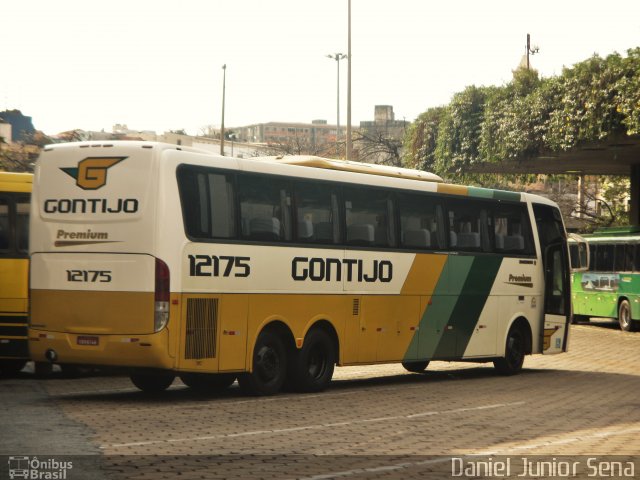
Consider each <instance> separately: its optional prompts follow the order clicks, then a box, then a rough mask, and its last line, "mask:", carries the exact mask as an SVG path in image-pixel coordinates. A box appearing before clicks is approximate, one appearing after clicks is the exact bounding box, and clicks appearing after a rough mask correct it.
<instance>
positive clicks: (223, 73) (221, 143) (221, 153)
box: [220, 63, 227, 155]
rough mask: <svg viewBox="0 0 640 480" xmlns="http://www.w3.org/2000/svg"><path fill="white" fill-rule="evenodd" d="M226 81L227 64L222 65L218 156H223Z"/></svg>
mask: <svg viewBox="0 0 640 480" xmlns="http://www.w3.org/2000/svg"><path fill="white" fill-rule="evenodd" d="M226 80H227V64H226V63H225V64H224V65H222V122H221V124H220V155H224V95H225V88H226Z"/></svg>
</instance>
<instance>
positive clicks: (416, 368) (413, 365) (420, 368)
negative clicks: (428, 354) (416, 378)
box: [402, 360, 429, 373]
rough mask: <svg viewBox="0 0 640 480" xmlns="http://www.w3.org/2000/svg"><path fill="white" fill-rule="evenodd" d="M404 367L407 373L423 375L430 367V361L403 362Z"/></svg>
mask: <svg viewBox="0 0 640 480" xmlns="http://www.w3.org/2000/svg"><path fill="white" fill-rule="evenodd" d="M402 366H403V367H404V369H405V370H406V371H407V372H412V373H422V372H424V371H425V370H426V369H427V367H428V366H429V360H423V361H421V362H402Z"/></svg>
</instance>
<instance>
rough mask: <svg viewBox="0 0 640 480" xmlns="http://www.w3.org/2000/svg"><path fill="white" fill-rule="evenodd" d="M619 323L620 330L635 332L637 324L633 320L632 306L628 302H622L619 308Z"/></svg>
mask: <svg viewBox="0 0 640 480" xmlns="http://www.w3.org/2000/svg"><path fill="white" fill-rule="evenodd" d="M618 323H619V324H620V329H621V330H624V331H625V332H633V331H634V330H635V324H634V323H633V320H632V319H631V306H630V305H629V302H628V301H627V300H622V301H621V302H620V306H619V307H618Z"/></svg>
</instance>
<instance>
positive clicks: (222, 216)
mask: <svg viewBox="0 0 640 480" xmlns="http://www.w3.org/2000/svg"><path fill="white" fill-rule="evenodd" d="M232 178H233V177H232V176H230V175H226V174H222V173H218V172H216V171H212V170H210V169H204V168H201V167H191V166H186V165H181V166H180V167H178V189H179V191H180V203H182V216H183V218H184V226H185V230H186V233H187V235H188V236H189V237H192V238H195V239H205V240H206V239H213V238H235V236H236V225H235V203H234V188H233V181H232Z"/></svg>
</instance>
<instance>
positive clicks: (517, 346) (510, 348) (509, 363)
mask: <svg viewBox="0 0 640 480" xmlns="http://www.w3.org/2000/svg"><path fill="white" fill-rule="evenodd" d="M525 339H526V335H525V333H524V332H523V331H522V328H520V327H519V326H518V325H512V326H511V328H510V329H509V333H508V334H507V342H506V346H505V351H504V357H501V358H496V359H495V360H494V361H493V366H494V367H495V368H496V371H497V372H498V373H499V374H501V375H515V374H516V373H519V372H520V371H521V370H522V364H523V363H524V355H525V352H526V348H527V346H526V340H525Z"/></svg>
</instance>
